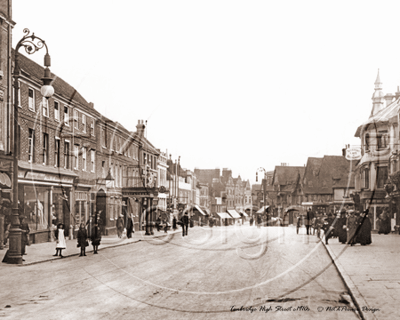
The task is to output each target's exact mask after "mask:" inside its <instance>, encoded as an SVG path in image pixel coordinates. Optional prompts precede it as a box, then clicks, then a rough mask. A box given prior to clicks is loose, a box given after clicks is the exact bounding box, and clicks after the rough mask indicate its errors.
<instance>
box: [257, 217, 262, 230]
mask: <svg viewBox="0 0 400 320" xmlns="http://www.w3.org/2000/svg"><path fill="white" fill-rule="evenodd" d="M260 226H261V215H259V214H258V215H257V228H260Z"/></svg>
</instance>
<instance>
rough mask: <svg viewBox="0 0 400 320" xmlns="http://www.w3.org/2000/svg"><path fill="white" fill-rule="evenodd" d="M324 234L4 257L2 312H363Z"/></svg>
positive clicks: (141, 315) (246, 232) (268, 234)
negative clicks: (18, 259) (11, 261)
mask: <svg viewBox="0 0 400 320" xmlns="http://www.w3.org/2000/svg"><path fill="white" fill-rule="evenodd" d="M316 242H317V238H316V237H307V236H305V235H296V234H295V229H294V228H279V227H268V228H256V227H249V226H245V227H240V228H239V227H233V226H232V227H228V228H220V227H217V228H211V229H209V228H204V229H201V228H193V229H189V236H188V237H185V238H182V237H181V235H180V234H174V235H169V236H168V238H164V240H161V239H155V238H151V239H148V240H145V241H140V242H135V243H131V244H127V245H124V246H119V247H114V248H108V249H103V250H101V251H100V252H99V254H98V255H93V254H89V255H88V256H87V257H77V256H72V257H68V258H64V259H58V260H53V261H50V262H45V263H39V264H33V265H28V266H21V267H17V266H15V265H6V264H3V265H2V266H1V268H2V272H1V276H0V279H1V284H2V290H1V293H0V301H1V302H2V304H1V306H0V316H1V317H3V318H5V319H7V318H9V319H22V318H23V319H38V318H40V319H79V318H80V319H132V318H137V319H187V318H191V319H210V318H212V319H244V318H247V317H251V318H255V319H261V318H262V319H265V318H267V317H268V319H289V318H290V319H310V318H320V319H358V316H357V314H356V313H355V312H354V311H352V309H353V308H354V306H353V305H352V304H351V303H349V302H348V300H349V295H348V292H347V291H346V287H345V285H344V284H343V282H342V280H341V278H340V276H339V274H338V272H337V270H336V268H335V266H333V265H332V261H331V259H330V257H329V255H328V254H327V251H326V250H325V248H324V247H323V246H322V245H321V244H317V243H316ZM28 252H29V251H28ZM28 255H29V253H28ZM7 306H9V307H7ZM242 306H243V308H242V310H240V309H241V307H242ZM327 308H328V309H329V308H330V310H332V311H327ZM333 308H340V310H341V311H338V310H333ZM243 309H246V310H247V311H245V310H243ZM268 310H269V311H268ZM319 310H323V311H319ZM266 313H268V315H266Z"/></svg>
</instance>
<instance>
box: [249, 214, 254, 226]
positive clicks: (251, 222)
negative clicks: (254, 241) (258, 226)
mask: <svg viewBox="0 0 400 320" xmlns="http://www.w3.org/2000/svg"><path fill="white" fill-rule="evenodd" d="M253 222H254V218H253V216H251V217H250V226H252V225H253Z"/></svg>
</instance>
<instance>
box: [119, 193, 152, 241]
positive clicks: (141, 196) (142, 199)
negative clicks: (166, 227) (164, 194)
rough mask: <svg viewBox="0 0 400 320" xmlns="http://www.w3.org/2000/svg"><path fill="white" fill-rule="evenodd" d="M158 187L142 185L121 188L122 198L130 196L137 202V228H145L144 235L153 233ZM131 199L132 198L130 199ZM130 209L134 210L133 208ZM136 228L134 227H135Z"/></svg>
mask: <svg viewBox="0 0 400 320" xmlns="http://www.w3.org/2000/svg"><path fill="white" fill-rule="evenodd" d="M158 195H159V193H158V188H142V187H126V188H122V196H123V198H124V199H125V198H132V199H134V200H133V201H136V202H137V205H136V206H135V207H136V210H137V214H138V219H137V220H138V221H135V222H138V224H135V228H136V226H137V225H138V227H139V230H146V233H145V235H151V234H154V232H153V228H154V226H155V220H156V214H157V205H158ZM130 201H132V200H130ZM130 210H132V211H133V210H135V209H134V208H132V209H130ZM135 230H136V229H135Z"/></svg>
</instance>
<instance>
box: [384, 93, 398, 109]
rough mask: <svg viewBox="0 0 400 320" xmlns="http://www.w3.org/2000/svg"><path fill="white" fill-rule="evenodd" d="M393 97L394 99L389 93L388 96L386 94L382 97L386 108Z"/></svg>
mask: <svg viewBox="0 0 400 320" xmlns="http://www.w3.org/2000/svg"><path fill="white" fill-rule="evenodd" d="M394 97H395V95H393V94H391V93H388V94H386V95H385V96H384V98H385V101H386V107H387V106H388V105H389V104H391V103H392V101H393V98H394Z"/></svg>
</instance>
